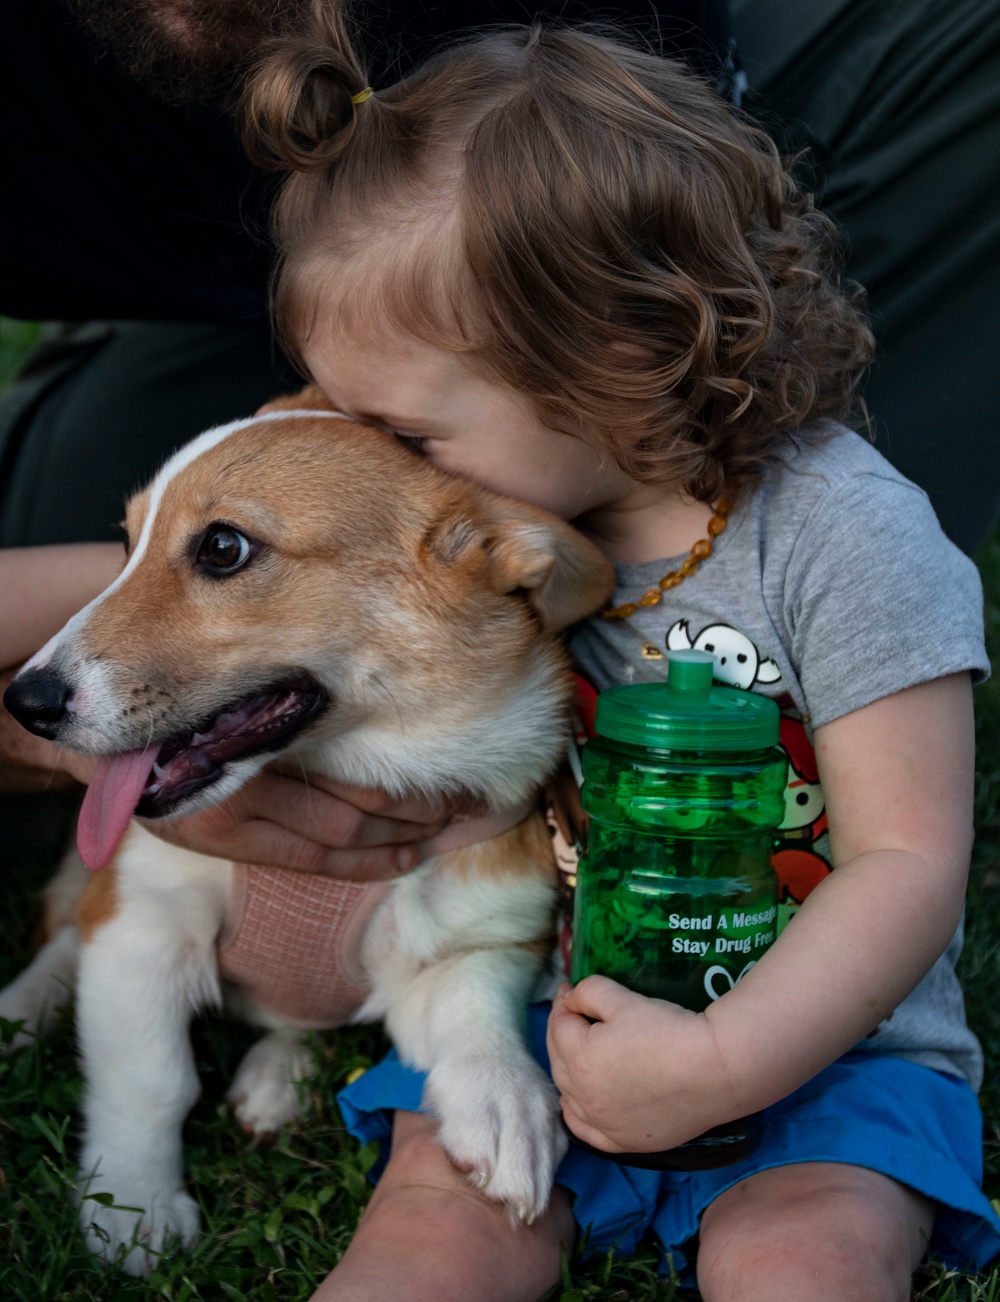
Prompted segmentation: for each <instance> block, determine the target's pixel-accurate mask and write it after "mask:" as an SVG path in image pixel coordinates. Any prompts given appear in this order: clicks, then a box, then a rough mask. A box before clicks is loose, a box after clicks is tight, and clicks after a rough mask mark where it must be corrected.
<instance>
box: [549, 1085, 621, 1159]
mask: <svg viewBox="0 0 1000 1302" xmlns="http://www.w3.org/2000/svg"><path fill="white" fill-rule="evenodd" d="M559 1106H560V1107H561V1108H562V1114H563V1120H564V1121H565V1122H566V1125H567V1127H568V1128H569V1130H570V1131H571V1133H572V1134H574V1135H575V1136H576V1138H577V1139H582V1140H583V1142H584V1143H585V1144H589V1145H590V1146H591V1148H599V1149H600V1150H601V1152H603V1153H626V1152H628V1151H629V1150H628V1149H625V1148H622V1147H621V1146H620V1145H619V1144H616V1143H615V1141H614V1140H613V1139H609V1138H608V1137H607V1135H606V1134H605V1133H604V1131H603V1130H599V1129H598V1128H597V1126H592V1125H591V1124H590V1122H589V1121H585V1120H584V1118H583V1117H582V1116H581V1115H580V1113H579V1112H578V1111H577V1109H576V1107H575V1106H574V1105H573V1103H572V1102H571V1101H570V1100H569V1099H567V1098H566V1097H565V1096H563V1097H562V1098H560V1100H559Z"/></svg>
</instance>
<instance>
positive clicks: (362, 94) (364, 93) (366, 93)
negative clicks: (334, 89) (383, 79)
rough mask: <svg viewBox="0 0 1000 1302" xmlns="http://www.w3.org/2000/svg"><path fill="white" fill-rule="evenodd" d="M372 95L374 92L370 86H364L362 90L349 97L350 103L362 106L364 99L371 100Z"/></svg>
mask: <svg viewBox="0 0 1000 1302" xmlns="http://www.w3.org/2000/svg"><path fill="white" fill-rule="evenodd" d="M374 94H375V92H374V91H373V90H372V88H371V86H366V87H365V88H364V90H359V91H358V93H357V94H356V95H352V96H351V103H352V104H363V103H364V102H365V100H366V99H371V97H372V96H373V95H374Z"/></svg>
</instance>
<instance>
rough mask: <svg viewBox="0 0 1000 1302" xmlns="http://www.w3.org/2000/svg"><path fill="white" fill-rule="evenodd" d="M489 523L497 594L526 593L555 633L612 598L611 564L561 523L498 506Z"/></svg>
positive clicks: (532, 511) (513, 505)
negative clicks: (520, 591)
mask: <svg viewBox="0 0 1000 1302" xmlns="http://www.w3.org/2000/svg"><path fill="white" fill-rule="evenodd" d="M490 517H491V519H490V524H489V526H488V537H487V550H488V557H489V565H490V576H491V580H492V583H493V585H494V589H495V590H496V591H498V592H515V591H517V590H519V589H523V591H524V592H525V593H526V595H527V598H528V600H529V601H530V602H531V604H532V606H534V608H535V610H536V611H537V612H538V615H539V618H540V619H541V621H542V626H543V627H544V628H546V629H548V630H549V631H550V632H558V630H559V629H561V628H566V627H567V626H568V625H570V624H575V623H576V621H577V620H578V619H583V618H584V616H585V615H591V614H593V612H594V611H595V610H598V609H600V607H601V606H602V605H603V604H604V602H605V601H606V600H607V599H608V597H609V596H610V595H611V591H612V589H613V587H614V583H615V576H614V570H613V569H612V567H611V563H610V561H609V560H608V559H607V557H606V556H605V555H604V553H603V552H601V551H600V550H599V549H598V548H597V547H595V546H594V544H593V543H592V542H589V541H588V540H587V539H586V538H584V536H583V535H582V534H580V533H577V531H576V530H575V529H573V528H571V527H570V526H569V525H568V524H564V523H563V521H562V520H557V519H556V517H555V516H552V515H549V514H548V512H546V511H541V510H538V509H537V508H535V507H532V506H526V505H522V504H520V503H517V502H498V503H496V505H494V506H493V507H492V509H491V510H490Z"/></svg>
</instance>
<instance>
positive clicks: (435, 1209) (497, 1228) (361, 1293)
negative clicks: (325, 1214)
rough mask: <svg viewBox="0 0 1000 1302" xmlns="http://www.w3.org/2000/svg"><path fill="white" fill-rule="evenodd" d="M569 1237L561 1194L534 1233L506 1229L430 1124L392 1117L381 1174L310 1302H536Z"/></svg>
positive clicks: (409, 1116)
mask: <svg viewBox="0 0 1000 1302" xmlns="http://www.w3.org/2000/svg"><path fill="white" fill-rule="evenodd" d="M575 1237H576V1229H575V1226H574V1223H573V1216H572V1212H571V1209H570V1198H569V1195H568V1194H567V1193H566V1191H565V1190H564V1189H561V1188H560V1187H559V1186H558V1185H557V1186H556V1188H555V1189H554V1190H553V1194H552V1201H551V1202H550V1204H549V1207H548V1210H547V1211H546V1212H545V1213H544V1215H543V1216H541V1217H539V1219H538V1220H537V1221H536V1222H535V1223H534V1224H533V1225H530V1226H526V1225H514V1224H512V1223H511V1221H510V1219H509V1218H508V1216H507V1213H506V1212H505V1211H504V1209H503V1208H502V1207H500V1206H499V1205H498V1204H497V1203H493V1202H490V1201H489V1200H488V1199H487V1198H484V1197H483V1195H482V1194H481V1193H479V1192H478V1190H476V1189H474V1188H473V1186H472V1185H471V1184H470V1183H469V1181H468V1180H467V1179H466V1177H465V1176H464V1175H463V1173H462V1172H461V1171H459V1170H458V1169H457V1168H456V1167H454V1166H452V1164H451V1162H450V1161H449V1160H448V1158H447V1156H446V1154H445V1152H444V1149H443V1148H442V1147H441V1145H440V1144H439V1143H438V1141H437V1121H436V1119H435V1118H433V1117H427V1116H422V1115H420V1114H418V1113H415V1112H397V1113H396V1119H395V1124H394V1127H393V1140H392V1157H391V1159H390V1161H389V1164H388V1166H387V1167H386V1169H385V1173H384V1174H383V1176H382V1179H381V1180H380V1181H379V1184H378V1186H377V1187H376V1189H375V1192H374V1194H373V1195H372V1200H371V1202H370V1203H369V1205H368V1208H367V1210H366V1212H365V1214H364V1216H363V1217H362V1218H361V1223H360V1225H359V1226H358V1230H357V1233H356V1234H355V1236H354V1238H353V1240H352V1241H351V1244H350V1246H349V1247H348V1249H347V1251H346V1252H345V1253H344V1256H343V1258H342V1259H341V1262H340V1264H339V1265H338V1266H337V1268H336V1270H334V1272H333V1274H332V1275H330V1276H329V1277H328V1278H327V1279H326V1280H325V1281H324V1283H323V1284H321V1285H320V1287H319V1289H318V1290H317V1291H316V1293H315V1294H314V1296H313V1302H385V1299H386V1298H393V1299H396V1300H398V1302H468V1299H469V1298H475V1299H476V1302H535V1299H536V1298H538V1297H540V1296H541V1294H542V1293H544V1292H545V1290H546V1289H548V1288H551V1286H552V1285H553V1284H555V1283H557V1282H558V1280H559V1272H560V1249H561V1248H565V1249H566V1251H567V1252H568V1251H569V1250H570V1249H571V1248H572V1245H573V1241H574V1239H575Z"/></svg>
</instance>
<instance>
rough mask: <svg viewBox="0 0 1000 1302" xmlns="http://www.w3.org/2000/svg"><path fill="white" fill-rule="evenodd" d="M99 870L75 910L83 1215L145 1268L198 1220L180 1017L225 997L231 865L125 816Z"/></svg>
mask: <svg viewBox="0 0 1000 1302" xmlns="http://www.w3.org/2000/svg"><path fill="white" fill-rule="evenodd" d="M112 873H116V874H117V878H118V880H117V882H116V881H115V880H114V878H111V877H110V874H112ZM101 879H102V885H101V887H100V889H101V891H102V892H103V895H104V908H103V915H104V916H102V917H100V918H99V919H97V920H96V921H95V915H96V914H97V912H98V910H97V909H96V907H91V909H90V912H89V914H88V915H87V924H88V925H87V926H84V925H83V922H81V930H82V932H83V939H84V944H83V947H82V951H81V958H80V978H79V986H78V998H77V1009H78V1027H79V1035H80V1047H81V1052H82V1057H83V1067H84V1074H85V1076H86V1092H85V1097H84V1121H85V1130H84V1143H83V1149H82V1153H81V1191H80V1192H81V1199H80V1220H81V1225H82V1228H83V1231H84V1236H85V1238H86V1242H87V1245H88V1247H89V1248H90V1249H91V1251H93V1252H95V1253H97V1255H98V1256H100V1257H102V1258H103V1259H104V1260H106V1261H114V1260H115V1259H116V1258H117V1257H118V1256H119V1254H120V1253H122V1251H123V1250H124V1252H125V1257H124V1261H123V1267H124V1269H125V1270H126V1271H127V1272H128V1273H129V1274H132V1275H142V1274H146V1273H148V1272H149V1270H151V1269H152V1267H153V1265H154V1263H155V1258H156V1255H157V1254H158V1253H159V1252H160V1251H161V1250H162V1249H163V1247H164V1245H165V1242H166V1241H167V1240H168V1239H169V1238H173V1237H176V1238H178V1239H180V1240H181V1242H182V1243H183V1244H184V1245H190V1244H192V1243H193V1242H194V1240H195V1238H196V1237H197V1233H198V1220H199V1217H198V1208H197V1204H196V1203H195V1201H194V1199H192V1198H191V1197H190V1196H189V1195H188V1194H187V1193H186V1192H185V1191H184V1188H183V1182H184V1173H183V1162H182V1150H181V1127H182V1125H183V1122H184V1118H185V1116H186V1115H187V1112H188V1110H189V1109H190V1107H191V1105H192V1104H193V1103H194V1101H195V1099H196V1098H197V1096H198V1089H199V1087H198V1080H197V1076H196V1074H195V1069H194V1063H193V1058H192V1053H191V1046H190V1043H189V1041H188V1023H189V1021H190V1018H191V1015H192V1013H194V1012H195V1011H197V1010H198V1009H199V1008H201V1007H204V1006H206V1005H218V1004H219V1003H220V1002H221V1000H220V991H219V982H218V973H217V969H216V962H215V948H214V942H215V936H216V933H217V931H218V928H219V925H220V924H221V920H222V913H223V910H224V905H225V895H226V890H227V889H228V881H229V865H228V864H222V863H220V862H219V861H218V860H211V859H207V858H203V857H201V856H197V855H192V854H189V853H188V852H187V851H183V850H180V849H178V848H176V847H172V846H167V845H164V844H163V843H162V842H159V841H157V840H155V839H154V838H152V837H150V836H149V835H148V833H145V832H143V831H141V829H135V830H133V831H132V832H130V833H129V839H128V841H127V842H126V843H124V844H123V847H122V850H121V852H120V854H119V858H118V861H117V863H116V864H115V865H112V866H111V867H109V868H107V869H105V870H104V872H103V873H102V874H101ZM105 882H107V885H105V884H104V883H105ZM86 904H87V899H86V897H85V898H84V901H83V905H84V906H85V905H86ZM98 1193H106V1194H109V1195H111V1197H112V1198H113V1199H114V1205H112V1206H103V1205H101V1203H100V1202H98V1201H95V1200H94V1198H93V1195H95V1194H98Z"/></svg>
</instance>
